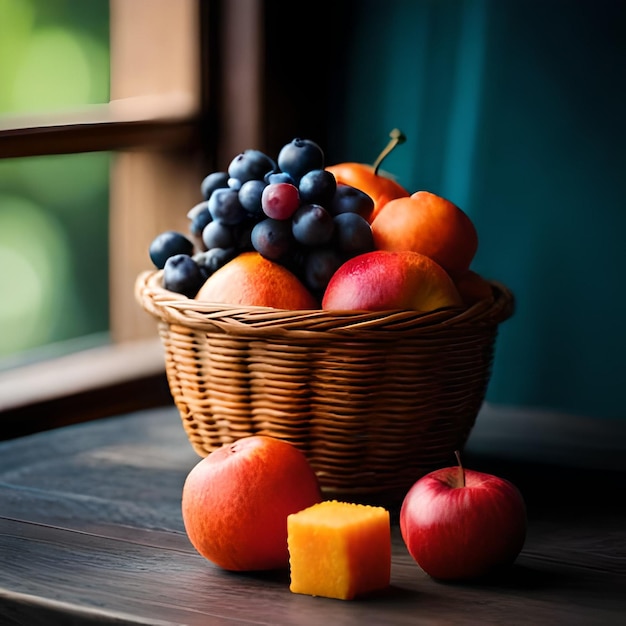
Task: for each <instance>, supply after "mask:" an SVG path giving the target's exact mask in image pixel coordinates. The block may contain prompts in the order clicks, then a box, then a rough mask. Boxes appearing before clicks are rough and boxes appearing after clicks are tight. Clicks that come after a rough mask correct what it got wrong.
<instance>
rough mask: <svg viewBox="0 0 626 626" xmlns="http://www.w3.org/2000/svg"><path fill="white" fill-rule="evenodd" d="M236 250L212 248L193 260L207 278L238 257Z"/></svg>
mask: <svg viewBox="0 0 626 626" xmlns="http://www.w3.org/2000/svg"><path fill="white" fill-rule="evenodd" d="M237 254H238V252H237V249H236V248H211V249H210V250H207V251H206V252H199V253H198V254H196V255H194V257H193V260H194V261H195V262H196V263H197V264H198V265H199V266H200V268H201V269H203V270H204V271H205V273H206V275H207V276H210V275H211V274H213V272H215V271H217V270H218V269H219V268H220V267H222V266H223V265H226V263H228V261H231V260H232V259H234V258H235V257H236V256H237Z"/></svg>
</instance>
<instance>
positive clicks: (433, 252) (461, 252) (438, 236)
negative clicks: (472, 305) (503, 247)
mask: <svg viewBox="0 0 626 626" xmlns="http://www.w3.org/2000/svg"><path fill="white" fill-rule="evenodd" d="M372 233H373V235H374V244H375V246H376V248H377V249H379V250H390V251H399V250H413V251H414V252H419V253H420V254H425V255H426V256H429V257H430V258H431V259H433V260H434V261H436V262H437V263H439V265H441V266H442V267H443V268H444V269H445V270H446V271H447V272H448V274H450V276H452V277H453V278H456V277H457V276H459V275H461V274H462V273H463V272H465V271H467V270H468V269H469V266H470V263H471V262H472V259H473V258H474V255H475V254H476V250H477V249H478V234H477V232H476V228H475V226H474V224H473V222H472V220H471V219H470V218H469V217H468V215H467V214H466V213H465V212H463V211H462V210H461V209H460V208H459V207H458V206H456V205H455V204H453V203H452V202H450V201H449V200H446V199H445V198H442V197H441V196H438V195H436V194H434V193H430V192H428V191H417V192H415V193H414V194H412V195H411V196H410V197H408V198H398V199H395V200H391V201H389V202H387V204H385V206H384V207H383V208H382V209H381V211H380V212H379V213H378V215H377V217H376V219H374V221H373V222H372Z"/></svg>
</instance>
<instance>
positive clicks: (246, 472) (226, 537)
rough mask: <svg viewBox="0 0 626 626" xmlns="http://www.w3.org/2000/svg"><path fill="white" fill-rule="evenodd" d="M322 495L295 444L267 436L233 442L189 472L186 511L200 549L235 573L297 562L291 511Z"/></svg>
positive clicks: (191, 534)
mask: <svg viewBox="0 0 626 626" xmlns="http://www.w3.org/2000/svg"><path fill="white" fill-rule="evenodd" d="M321 500H322V493H321V490H320V485H319V482H318V478H317V475H316V474H315V472H314V470H313V468H312V467H311V465H310V464H309V462H308V460H307V458H306V457H305V456H304V454H303V453H302V452H301V451H300V450H299V449H298V448H296V447H295V446H294V445H292V444H291V443H289V442H287V441H283V440H281V439H276V438H274V437H267V436H263V435H253V436H249V437H244V438H242V439H239V440H238V441H235V442H234V443H229V444H225V445H224V446H222V447H221V448H218V449H217V450H215V451H214V452H211V453H210V454H209V455H208V456H207V457H205V458H204V459H202V460H201V461H200V462H199V463H198V464H197V465H195V466H194V467H193V468H192V470H191V471H190V472H189V474H188V475H187V478H186V480H185V484H184V486H183V493H182V515H183V522H184V524H185V530H186V532H187V536H188V537H189V540H190V541H191V543H192V545H193V546H194V547H195V548H196V550H197V551H198V552H199V553H200V554H201V555H202V556H204V557H205V558H207V559H208V560H210V561H212V562H213V563H215V564H216V565H219V566H220V567H222V568H224V569H228V570H233V571H252V570H270V569H281V568H287V567H288V566H289V551H288V547H287V516H288V515H290V514H291V513H297V512H298V511H301V510H302V509H306V508H307V507H309V506H312V505H313V504H317V503H318V502H320V501H321Z"/></svg>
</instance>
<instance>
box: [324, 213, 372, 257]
mask: <svg viewBox="0 0 626 626" xmlns="http://www.w3.org/2000/svg"><path fill="white" fill-rule="evenodd" d="M333 221H334V222H335V231H334V233H333V247H334V248H336V249H337V250H339V251H340V252H342V253H343V254H344V255H346V256H347V257H353V256H357V255H358V254H364V253H365V252H371V251H372V250H374V235H373V234H372V227H371V226H370V223H369V222H368V221H367V220H366V219H365V218H364V217H361V216H360V215H359V214H358V213H340V214H339V215H335V217H334V218H333Z"/></svg>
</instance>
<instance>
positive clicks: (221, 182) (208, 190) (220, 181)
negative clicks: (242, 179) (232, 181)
mask: <svg viewBox="0 0 626 626" xmlns="http://www.w3.org/2000/svg"><path fill="white" fill-rule="evenodd" d="M228 179H229V176H228V172H211V173H210V174H209V175H208V176H205V178H204V180H203V181H202V184H201V185H200V191H201V192H202V197H203V198H204V199H205V200H208V199H209V198H210V197H211V194H212V193H213V192H214V191H215V190H216V189H222V188H224V187H228Z"/></svg>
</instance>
